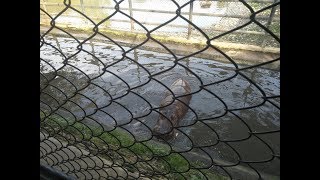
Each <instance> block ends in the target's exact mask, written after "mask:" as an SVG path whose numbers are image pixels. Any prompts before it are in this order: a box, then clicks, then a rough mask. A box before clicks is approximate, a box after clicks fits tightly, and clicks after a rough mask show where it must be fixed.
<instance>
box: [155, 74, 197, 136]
mask: <svg viewBox="0 0 320 180" xmlns="http://www.w3.org/2000/svg"><path fill="white" fill-rule="evenodd" d="M170 90H171V91H172V92H173V93H174V95H173V94H172V93H171V92H170V91H169V90H168V91H167V92H166V93H165V97H164V99H163V100H162V101H161V103H160V109H159V111H160V116H159V119H158V121H157V123H156V125H155V126H154V128H153V129H152V132H153V134H154V135H155V136H156V137H157V136H160V137H161V138H163V139H164V140H169V139H172V138H173V137H174V135H175V131H176V130H175V129H174V127H177V126H178V125H179V122H180V121H181V119H182V118H183V117H184V116H185V115H186V113H187V112H188V109H189V108H188V106H187V105H189V103H190V100H191V94H190V93H191V88H190V85H189V83H188V82H187V81H185V80H183V79H181V78H179V79H177V80H176V81H175V82H173V83H172V85H171V86H170ZM183 95H186V96H183ZM177 96H182V97H179V98H177V99H179V100H180V101H179V100H177V99H176V98H175V97H177ZM172 101H173V103H172ZM181 101H182V102H183V103H182V102H181ZM170 103H172V104H171V105H169V104H170ZM185 104H186V105H185ZM167 105H168V106H167Z"/></svg>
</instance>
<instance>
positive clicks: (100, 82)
mask: <svg viewBox="0 0 320 180" xmlns="http://www.w3.org/2000/svg"><path fill="white" fill-rule="evenodd" d="M160 1H161V2H162V3H161V4H164V5H163V6H161V5H160V4H156V5H154V6H153V7H151V6H152V3H154V2H155V1H151V0H149V1H148V0H132V1H131V0H120V1H116V0H114V1H112V0H105V1H86V0H83V1H82V0H77V1H76V0H75V1H73V0H72V1H71V0H64V1H54V0H51V1H48V0H47V1H46V6H44V4H42V5H43V6H41V7H40V13H41V23H42V24H46V26H43V27H42V29H41V34H40V117H41V129H40V164H42V165H46V166H51V167H53V168H54V169H56V170H58V171H61V172H63V173H65V174H66V175H69V176H70V177H73V178H76V179H279V176H280V140H279V138H280V116H279V114H280V92H279V88H280V85H279V76H280V73H279V70H278V69H277V68H276V69H274V68H273V67H275V66H274V64H276V66H277V65H278V63H279V61H280V57H279V56H268V55H267V54H266V53H263V52H260V54H261V56H258V57H259V58H258V59H256V60H255V61H253V62H250V63H246V62H243V61H239V60H238V59H236V58H233V57H234V56H232V53H235V52H234V51H236V50H234V51H232V52H231V51H227V50H226V49H223V48H220V47H218V46H216V45H215V44H214V43H215V42H216V41H218V40H221V41H225V39H223V38H224V37H226V36H231V35H232V36H233V37H237V36H240V35H239V34H238V33H236V31H239V30H243V29H246V28H247V29H249V30H250V28H251V27H250V26H252V27H254V28H256V29H259V31H261V32H263V34H264V35H265V36H269V37H271V38H272V42H273V43H276V44H279V43H280V38H279V36H278V35H277V33H276V32H274V31H275V30H274V29H272V27H274V26H271V25H272V23H274V22H273V21H270V22H267V21H265V20H268V19H265V20H261V19H259V18H258V17H259V16H263V15H264V14H269V13H270V14H276V13H279V12H280V11H279V9H278V10H277V8H278V7H279V5H280V2H279V1H274V2H273V1H271V2H270V1H268V0H261V2H263V3H264V6H263V7H260V6H259V7H258V6H257V4H259V3H257V2H258V1H257V2H253V1H249V2H247V1H244V0H239V1H218V2H216V1H187V0H184V1H183V0H179V1H178V0H170V1H169V0H167V1H164V0H160ZM160 1H159V2H160ZM42 2H43V1H42ZM50 3H59V6H49V5H50ZM139 3H140V4H139ZM144 3H145V4H146V6H150V9H152V8H156V9H157V7H158V9H157V10H161V11H169V10H170V9H174V11H175V13H174V14H171V15H168V16H164V15H163V16H162V15H154V14H153V12H146V14H144V15H141V16H138V15H137V14H133V13H135V12H133V13H132V11H130V8H129V9H128V8H124V7H128V6H131V7H132V8H133V9H134V8H139V6H142V4H144ZM218 3H227V4H229V5H224V6H227V7H228V8H229V11H230V12H233V13H235V14H238V15H239V14H240V15H242V16H248V19H247V20H241V21H237V22H235V23H233V22H231V23H229V24H228V23H222V24H225V25H226V26H223V27H219V28H222V29H225V30H226V31H225V32H220V33H217V31H215V33H210V28H209V29H207V30H206V29H205V28H204V27H203V26H202V25H203V22H201V20H200V19H198V20H197V18H196V19H195V18H194V17H193V18H192V20H191V21H190V16H188V12H189V11H190V6H199V7H200V6H203V7H204V8H207V9H210V8H216V7H213V6H217V5H218ZM255 3H256V4H255ZM83 4H86V6H83ZM230 4H231V5H230ZM97 5H98V6H101V7H103V6H106V8H105V11H95V9H97V8H96V6H97ZM220 5H221V4H220ZM231 6H236V7H237V8H231ZM161 8H163V9H161ZM196 9H197V8H195V9H194V10H196ZM230 9H231V10H230ZM234 11H240V12H234ZM244 11H246V13H247V14H243V12H244ZM272 12H273V13H272ZM195 13H197V12H196V11H195ZM158 14H159V13H158ZM160 14H161V13H160ZM147 16H149V17H147ZM153 16H154V17H159V16H160V17H162V18H157V20H158V21H159V22H158V23H160V25H156V24H153V25H149V26H148V27H147V26H146V25H145V23H141V22H145V21H147V20H148V19H151V18H154V17H153ZM79 17H80V18H81V20H79ZM93 17H94V18H93ZM121 17H122V18H123V21H122V23H124V24H126V25H119V24H118V25H119V26H121V27H117V24H112V22H113V21H111V20H112V19H117V18H120V19H121ZM137 17H145V19H140V18H137ZM210 18H212V21H215V20H214V18H215V17H213V16H212V17H211V16H208V17H207V19H208V20H209V21H210ZM174 21H176V22H177V21H178V22H182V23H184V24H185V25H186V27H185V28H182V29H183V31H181V32H183V33H185V35H186V32H187V31H188V26H189V27H191V29H192V32H191V33H192V34H193V35H192V36H191V37H194V38H195V39H197V38H196V34H197V36H199V37H201V38H202V39H204V41H205V44H204V45H203V46H198V49H197V48H190V47H192V46H189V45H188V43H186V44H183V43H180V44H173V45H172V44H170V43H168V41H166V40H163V39H161V38H159V37H157V36H156V35H158V34H161V33H159V32H167V33H165V34H166V35H167V36H173V35H174V33H176V34H179V32H180V31H179V30H174V28H178V29H179V28H181V27H173V26H169V25H170V24H171V25H172V22H174ZM218 21H219V22H223V21H227V20H224V17H222V18H220V19H219V20H218ZM65 22H68V23H69V25H66V24H65ZM278 23H279V22H278ZM275 24H277V23H275ZM124 26H126V27H124ZM132 26H134V27H132ZM227 26H228V27H227ZM75 27H76V28H80V29H81V31H76V30H74V28H75ZM111 27H113V29H117V30H118V32H122V30H129V31H131V32H132V33H133V34H135V33H138V31H139V32H143V34H144V36H143V37H138V36H135V39H134V40H135V41H134V43H132V42H133V41H130V38H132V37H131V36H130V34H126V33H124V34H121V33H120V35H117V34H116V33H117V32H112V33H113V34H110V32H109V31H108V28H111ZM106 29H107V30H106ZM108 33H109V34H108ZM115 34H116V35H117V36H116V35H115ZM247 36H248V35H247ZM185 38H186V39H187V36H185ZM188 38H189V37H188ZM126 39H127V41H126ZM243 41H244V43H243V44H247V42H245V40H243ZM186 42H188V41H186ZM239 42H240V43H241V42H242V41H241V38H240V41H239V40H238V43H239ZM264 43H266V42H264ZM271 44H272V43H271ZM269 45H270V44H269ZM263 46H265V45H263ZM271 46H273V45H271ZM177 47H179V48H180V49H182V50H181V51H177V50H176V49H177ZM273 47H274V46H273ZM159 49H161V50H159ZM158 50H159V51H158ZM239 51H240V50H239ZM212 52H215V53H217V54H219V55H220V58H221V61H215V60H212V59H214V58H213V56H211V53H212ZM204 54H206V56H205V55H204ZM204 57H208V58H204ZM249 64H250V65H249ZM271 65H272V66H271Z"/></svg>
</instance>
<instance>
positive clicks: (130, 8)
mask: <svg viewBox="0 0 320 180" xmlns="http://www.w3.org/2000/svg"><path fill="white" fill-rule="evenodd" d="M129 13H130V17H132V18H133V13H132V1H131V0H129ZM130 23H131V31H133V30H134V22H133V20H132V19H130Z"/></svg>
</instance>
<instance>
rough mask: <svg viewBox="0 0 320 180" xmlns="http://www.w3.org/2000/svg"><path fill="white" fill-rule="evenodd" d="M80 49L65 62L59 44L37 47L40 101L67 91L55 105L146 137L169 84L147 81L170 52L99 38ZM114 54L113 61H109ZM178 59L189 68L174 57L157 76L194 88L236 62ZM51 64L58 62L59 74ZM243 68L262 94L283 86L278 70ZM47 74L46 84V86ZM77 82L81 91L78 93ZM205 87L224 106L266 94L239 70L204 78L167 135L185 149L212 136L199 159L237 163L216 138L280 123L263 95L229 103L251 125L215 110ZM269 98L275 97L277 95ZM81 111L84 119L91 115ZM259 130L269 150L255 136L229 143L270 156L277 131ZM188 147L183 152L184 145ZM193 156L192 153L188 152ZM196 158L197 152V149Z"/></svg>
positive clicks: (50, 105)
mask: <svg viewBox="0 0 320 180" xmlns="http://www.w3.org/2000/svg"><path fill="white" fill-rule="evenodd" d="M46 42H48V43H51V44H52V45H53V46H55V47H59V49H60V51H62V52H63V53H64V54H65V55H66V56H71V55H73V54H75V53H76V52H77V51H78V50H77V48H76V47H77V45H78V44H77V43H76V42H75V41H74V40H72V39H67V38H50V37H47V39H46ZM125 48H126V49H125V50H127V49H129V48H128V47H125ZM83 49H84V50H85V51H87V52H90V53H92V54H94V56H95V57H94V56H92V55H90V54H88V53H86V52H84V51H81V52H79V53H78V54H77V55H76V56H74V57H72V58H70V59H68V64H66V65H65V64H63V61H64V60H65V59H64V58H63V56H62V55H61V54H60V52H59V51H57V50H56V49H54V48H52V47H51V46H49V45H44V46H43V47H42V48H41V57H42V58H43V59H44V61H41V66H40V72H41V75H40V80H41V88H45V89H44V92H45V93H42V94H41V96H42V97H41V101H42V102H41V107H42V108H43V109H47V110H48V111H50V110H52V109H55V108H57V107H59V105H61V104H63V103H64V102H65V100H66V99H67V98H70V97H71V98H70V99H69V100H68V101H67V102H66V103H64V104H63V105H62V107H63V108H59V111H57V112H58V113H60V114H63V115H65V116H66V115H68V116H71V115H70V113H69V112H68V111H70V112H72V113H73V114H74V115H75V116H76V118H77V119H82V118H83V117H90V118H92V119H94V120H96V121H97V122H99V123H102V124H104V125H105V128H106V129H109V130H111V129H112V128H113V127H115V126H121V127H122V128H125V129H127V130H128V131H130V132H131V133H132V134H134V135H135V137H136V139H137V140H139V141H140V140H146V139H149V138H150V137H151V133H150V129H152V128H153V126H154V125H155V123H156V121H157V119H158V117H159V114H158V113H156V112H155V111H150V109H151V108H157V107H159V105H160V101H161V100H162V99H163V98H164V94H165V91H166V87H164V86H163V85H161V84H160V83H158V82H157V81H155V80H151V81H150V82H149V83H147V82H148V81H149V75H150V74H155V73H158V72H161V71H165V70H166V69H169V68H170V67H172V66H173V65H174V63H173V60H174V58H173V57H172V55H169V54H164V53H157V52H151V51H145V50H141V49H135V50H133V51H130V52H129V53H127V54H126V56H127V57H126V58H124V59H122V51H121V49H120V48H119V47H117V46H116V45H112V44H104V43H100V42H87V43H86V44H84V45H83ZM115 62H117V63H116V64H113V65H112V66H110V65H111V64H112V63H115ZM180 63H181V64H182V65H184V66H186V67H188V68H189V69H190V70H186V69H184V68H183V67H182V66H180V65H177V66H175V67H174V68H173V69H171V70H170V71H167V72H165V73H161V74H159V75H157V76H154V78H155V79H156V80H158V81H161V82H162V83H163V84H164V85H166V86H167V87H169V86H170V85H171V84H172V82H174V81H175V80H176V79H178V78H183V79H185V80H187V81H188V82H189V84H190V86H191V90H192V92H195V91H198V90H200V89H199V86H200V85H201V83H200V81H199V79H198V77H200V78H201V81H202V82H203V84H209V83H214V82H217V81H220V80H223V79H226V78H228V77H231V76H233V75H234V73H235V71H234V70H235V68H234V67H233V66H232V65H231V64H226V63H221V62H217V61H213V60H207V59H201V58H195V57H190V58H188V59H186V60H183V61H181V62H180ZM48 64H50V65H48ZM104 66H105V67H107V70H106V71H103V68H104ZM55 70H58V71H57V73H56V74H55V73H54V71H55ZM190 71H192V72H193V73H195V74H196V75H197V76H198V77H196V76H194V75H193V73H191V72H190ZM84 73H85V74H84ZM149 73H150V74H149ZM243 73H244V74H246V76H248V77H249V78H250V79H252V80H253V81H254V82H255V83H257V84H258V85H259V86H260V87H261V88H262V89H263V91H264V92H265V93H266V95H267V96H276V95H279V94H280V92H279V89H280V82H279V76H280V72H279V71H274V70H268V69H262V68H255V69H253V70H248V71H245V72H243ZM90 79H91V80H90ZM89 80H90V84H89V85H88V82H89ZM49 81H50V83H49V84H50V85H49V86H48V87H46V84H47V82H49ZM59 89H60V90H59ZM77 90H80V91H78V92H77V93H76V91H77ZM128 90H131V92H130V91H128ZM209 91H210V92H212V93H215V94H216V95H217V96H219V97H220V98H221V99H222V100H223V101H224V102H225V104H226V105H227V107H228V109H237V108H244V107H250V106H255V105H259V104H260V103H261V102H263V99H262V98H261V97H262V96H263V95H262V94H261V92H260V91H259V89H258V88H257V87H255V86H254V85H252V84H251V83H249V82H248V81H247V80H246V79H245V78H243V77H242V76H240V75H238V76H236V77H235V78H233V79H231V80H228V81H224V82H221V83H217V84H214V85H210V86H206V90H204V89H202V90H201V91H199V92H198V93H196V94H194V95H193V96H192V99H191V102H190V105H189V106H190V107H191V108H192V109H193V111H192V110H189V111H188V113H187V114H186V116H185V117H184V118H183V120H181V122H180V126H187V127H180V128H178V129H179V132H178V133H177V134H176V137H175V139H173V140H170V141H169V144H170V145H172V147H173V150H175V151H186V150H189V149H191V147H194V146H197V147H199V146H209V145H213V144H217V145H215V146H211V147H207V148H203V150H204V151H206V153H207V154H206V153H203V152H202V154H205V155H204V157H205V156H207V157H206V158H204V159H203V162H205V161H208V158H209V159H210V158H212V159H215V160H216V163H217V164H219V162H220V163H223V164H228V163H229V164H235V163H237V162H238V160H239V157H238V155H237V153H236V152H235V151H234V150H233V149H231V148H230V147H229V146H228V145H226V144H225V143H223V142H219V140H237V139H243V138H246V137H248V136H249V133H248V132H249V131H250V130H251V131H254V132H262V131H273V130H279V129H280V110H279V109H277V108H276V107H275V106H273V105H272V104H270V103H268V102H266V103H265V104H263V105H261V106H258V107H256V108H252V109H247V110H240V111H234V113H235V114H236V115H238V116H239V117H240V118H242V119H243V121H245V123H246V124H247V125H248V126H249V127H250V130H249V129H248V127H247V126H246V124H245V123H244V122H243V121H242V120H240V119H239V118H237V117H236V116H235V115H234V114H232V113H229V112H228V113H227V114H226V115H224V116H222V117H219V116H220V115H222V114H223V113H224V112H225V106H224V104H223V103H222V102H221V101H220V100H219V99H218V98H216V97H215V96H214V95H213V94H212V93H210V92H209ZM137 94H138V95H139V96H138V95H137ZM141 97H143V98H141ZM272 101H273V103H275V104H277V105H279V104H280V101H278V100H277V99H273V100H272ZM97 109H98V110H97ZM150 112H151V113H150ZM215 117H219V118H215ZM86 119H87V123H90V122H91V120H90V119H88V118H86ZM196 119H198V121H196ZM213 130H214V131H213ZM259 137H260V138H261V139H263V140H264V141H265V142H267V143H268V145H269V146H271V147H272V149H273V151H274V152H273V153H272V152H271V151H270V149H269V148H268V147H267V146H266V145H265V144H264V143H262V142H261V141H260V140H259V139H258V138H256V137H251V138H249V139H247V140H244V141H239V142H232V143H229V144H230V145H231V146H232V147H233V148H234V149H235V150H236V151H237V152H239V154H240V155H241V159H242V160H245V161H261V160H265V159H269V158H270V156H271V155H272V154H280V143H279V141H280V140H279V139H280V138H279V133H276V134H274V133H273V134H265V135H261V136H259ZM218 139H219V140H218ZM201 151H202V150H201ZM192 153H195V154H201V153H200V150H199V148H194V149H193V150H192V151H191V152H190V154H192ZM185 155H186V156H187V157H188V153H186V154H185ZM208 155H210V157H208ZM193 157H194V156H191V155H190V159H191V160H192V158H193ZM196 160H199V157H197V158H196ZM251 165H252V166H253V167H256V168H258V169H259V170H262V171H263V172H266V173H269V174H273V175H279V167H280V166H279V165H280V162H278V161H276V160H274V161H272V162H269V163H267V165H265V164H262V165H261V164H259V163H257V164H251Z"/></svg>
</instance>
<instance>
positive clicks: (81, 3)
mask: <svg viewBox="0 0 320 180" xmlns="http://www.w3.org/2000/svg"><path fill="white" fill-rule="evenodd" d="M80 5H81V10H82V13H83V14H84V6H83V0H80Z"/></svg>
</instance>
